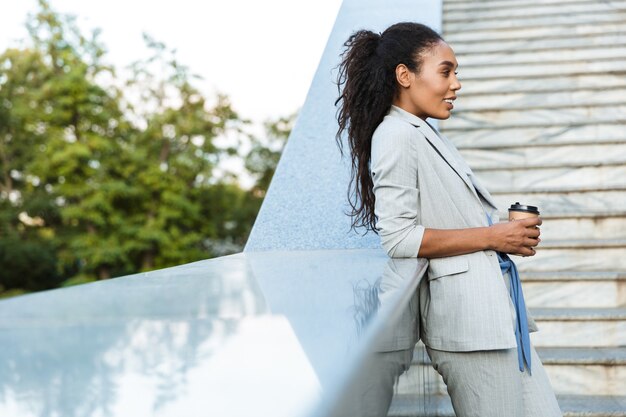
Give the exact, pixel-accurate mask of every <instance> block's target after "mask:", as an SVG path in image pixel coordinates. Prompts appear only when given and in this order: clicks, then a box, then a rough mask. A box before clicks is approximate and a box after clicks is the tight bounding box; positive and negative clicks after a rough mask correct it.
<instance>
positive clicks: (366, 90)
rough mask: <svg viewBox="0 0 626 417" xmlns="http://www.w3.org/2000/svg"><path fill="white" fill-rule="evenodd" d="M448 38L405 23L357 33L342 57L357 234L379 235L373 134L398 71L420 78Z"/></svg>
mask: <svg viewBox="0 0 626 417" xmlns="http://www.w3.org/2000/svg"><path fill="white" fill-rule="evenodd" d="M441 41H443V38H442V37H441V36H440V35H439V34H438V33H437V32H435V31H434V30H432V29H431V28H429V27H428V26H425V25H422V24H419V23H411V22H403V23H396V24H395V25H392V26H390V27H389V28H387V29H386V30H385V31H384V32H383V33H381V34H376V33H374V32H372V31H369V30H359V31H357V32H355V33H353V34H352V35H351V36H350V37H349V38H348V40H347V41H346V42H345V43H344V45H343V46H344V48H345V49H344V51H343V52H342V54H341V63H340V64H339V75H338V77H337V89H338V92H339V97H338V98H337V100H336V101H335V106H338V109H337V122H338V123H339V129H338V131H337V135H336V137H335V139H336V141H337V145H338V146H339V151H340V152H341V156H342V157H343V143H342V139H341V137H342V134H343V132H344V131H347V133H348V144H349V145H350V156H351V161H352V170H351V177H350V183H349V185H348V193H347V194H348V202H349V203H350V206H351V207H352V211H351V212H349V213H345V214H346V215H349V216H350V217H352V227H351V230H352V229H356V227H365V228H366V230H365V233H367V231H368V230H372V231H374V233H376V234H378V231H377V230H376V215H375V214H374V202H375V197H374V191H373V188H374V184H373V182H372V178H371V175H370V168H369V164H370V155H371V143H372V135H373V134H374V130H376V127H377V126H378V125H379V124H380V123H381V122H382V120H383V118H384V117H385V114H387V112H388V111H389V108H390V107H391V104H392V102H393V100H394V97H395V96H396V93H397V91H398V90H397V86H398V84H397V82H396V67H397V66H398V65H400V64H404V65H406V66H407V68H409V70H411V71H413V72H414V73H416V74H418V73H419V71H420V65H421V54H422V53H423V52H425V51H426V50H428V49H430V48H432V47H433V46H434V45H436V44H437V43H439V42H441Z"/></svg>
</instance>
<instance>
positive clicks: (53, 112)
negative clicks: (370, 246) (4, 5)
mask: <svg viewBox="0 0 626 417" xmlns="http://www.w3.org/2000/svg"><path fill="white" fill-rule="evenodd" d="M28 29H29V40H28V42H27V43H26V45H27V46H25V47H22V48H11V49H7V50H6V51H4V52H3V53H2V54H1V55H0V292H2V291H3V290H4V291H10V292H11V293H12V294H13V293H16V292H20V291H36V290H42V289H47V288H54V287H57V286H59V285H68V284H73V283H80V282H87V281H91V280H94V279H105V278H109V277H111V276H118V275H123V274H129V273H134V272H137V271H146V270H150V269H155V268H162V267H166V266H171V265H177V264H181V263H186V262H191V261H195V260H199V259H204V258H208V257H212V256H220V255H224V254H227V253H232V252H238V251H240V250H241V249H242V247H243V244H244V243H245V240H246V239H247V236H248V234H249V232H250V229H251V227H252V223H253V221H254V218H255V217H256V214H257V212H258V209H259V207H260V204H261V201H262V199H263V196H264V194H265V191H266V190H267V187H268V186H269V182H270V180H271V177H272V175H273V172H274V169H275V167H276V163H277V161H278V157H279V155H280V152H281V150H282V146H283V145H284V143H285V141H286V138H287V136H288V134H289V131H290V129H291V124H292V123H293V120H294V117H293V116H291V117H288V118H283V119H279V120H277V121H274V122H268V123H267V125H266V131H267V135H266V136H267V138H265V139H259V138H255V137H253V136H251V135H247V134H246V133H245V132H246V126H247V125H248V124H249V122H247V121H245V120H241V118H240V117H239V115H238V114H237V113H236V112H235V111H234V109H233V107H232V105H231V103H230V102H229V101H228V99H227V97H224V96H218V97H216V99H215V100H214V102H213V103H209V102H208V101H209V100H207V97H205V96H204V95H203V93H202V92H201V91H200V90H199V89H198V88H197V87H196V86H195V84H194V83H195V81H196V78H197V77H196V76H194V75H193V74H191V73H190V71H189V69H188V68H187V67H185V66H184V65H182V64H180V63H179V62H178V61H177V59H176V56H175V53H174V52H173V51H170V50H168V49H167V48H166V46H165V45H164V44H162V43H160V42H157V41H156V40H154V39H152V38H150V37H149V36H147V35H146V36H145V41H146V44H147V46H148V47H149V49H150V51H151V56H149V57H147V58H146V59H144V60H139V61H137V62H134V63H133V64H132V65H131V66H130V68H131V69H132V76H131V77H130V79H127V80H120V79H119V78H118V77H117V76H116V72H115V69H114V68H112V67H111V66H109V65H106V63H105V62H104V57H105V48H104V46H103V45H102V44H101V43H100V42H99V40H98V31H94V32H93V33H92V34H91V36H90V37H86V36H84V35H83V34H81V32H80V30H79V29H78V28H77V26H76V25H75V24H74V21H73V19H72V18H71V17H68V16H63V15H59V14H58V13H56V12H54V11H53V10H52V9H51V7H50V5H49V4H48V2H47V1H46V0H40V1H39V12H38V13H37V14H36V15H35V16H32V17H31V18H30V19H29V22H28ZM103 80H104V81H103ZM225 135H235V136H237V135H240V136H242V137H244V138H245V140H248V141H250V142H251V144H252V150H251V151H250V152H248V153H247V154H246V155H241V157H242V158H245V166H246V168H247V169H248V170H249V172H250V173H252V174H253V175H255V176H256V178H257V182H256V184H255V185H254V186H253V187H252V189H250V190H244V189H242V188H241V187H240V186H239V185H238V183H237V182H236V181H229V180H228V179H218V178H216V177H215V175H214V174H213V172H214V169H215V168H216V167H217V166H218V164H219V163H220V161H221V160H222V159H223V158H224V157H226V156H228V155H232V154H237V153H238V149H237V147H236V146H234V147H233V146H230V147H225V148H222V147H218V146H216V138H219V137H221V136H225Z"/></svg>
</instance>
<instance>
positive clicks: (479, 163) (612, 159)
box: [461, 141, 626, 170]
mask: <svg viewBox="0 0 626 417" xmlns="http://www.w3.org/2000/svg"><path fill="white" fill-rule="evenodd" d="M461 154H462V155H463V158H465V160H466V161H467V163H468V164H469V165H470V166H471V167H480V169H481V170H485V169H497V168H517V167H521V168H535V167H558V166H576V165H578V166H585V165H587V166H589V165H592V166H593V165H597V166H599V165H609V164H610V165H617V164H626V141H625V142H624V143H618V144H615V143H605V144H588V145H587V144H581V145H552V146H520V147H506V148H490V149H480V148H478V149H462V150H461Z"/></svg>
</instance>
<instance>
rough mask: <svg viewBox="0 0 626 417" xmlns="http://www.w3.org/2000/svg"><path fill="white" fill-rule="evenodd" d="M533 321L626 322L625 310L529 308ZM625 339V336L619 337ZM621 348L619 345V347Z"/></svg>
mask: <svg viewBox="0 0 626 417" xmlns="http://www.w3.org/2000/svg"><path fill="white" fill-rule="evenodd" d="M529 311H530V314H531V315H532V316H533V318H534V319H535V321H542V322H579V321H588V322H591V321H595V322H598V321H616V322H624V321H626V308H623V307H616V308H531V309H529ZM621 337H622V338H626V334H623V335H621ZM620 346H621V345H620Z"/></svg>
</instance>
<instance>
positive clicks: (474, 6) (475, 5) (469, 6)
mask: <svg viewBox="0 0 626 417" xmlns="http://www.w3.org/2000/svg"><path fill="white" fill-rule="evenodd" d="M581 3H583V4H586V3H590V1H589V0H543V1H541V4H542V5H544V6H548V5H550V6H561V7H567V6H570V5H572V4H581ZM534 6H537V2H536V1H528V0H522V1H510V0H481V1H463V2H454V1H449V0H446V1H444V2H443V10H444V15H445V14H447V13H449V12H452V11H457V12H461V11H473V10H476V11H478V10H497V9H501V8H502V9H511V8H517V7H524V8H529V7H534Z"/></svg>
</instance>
